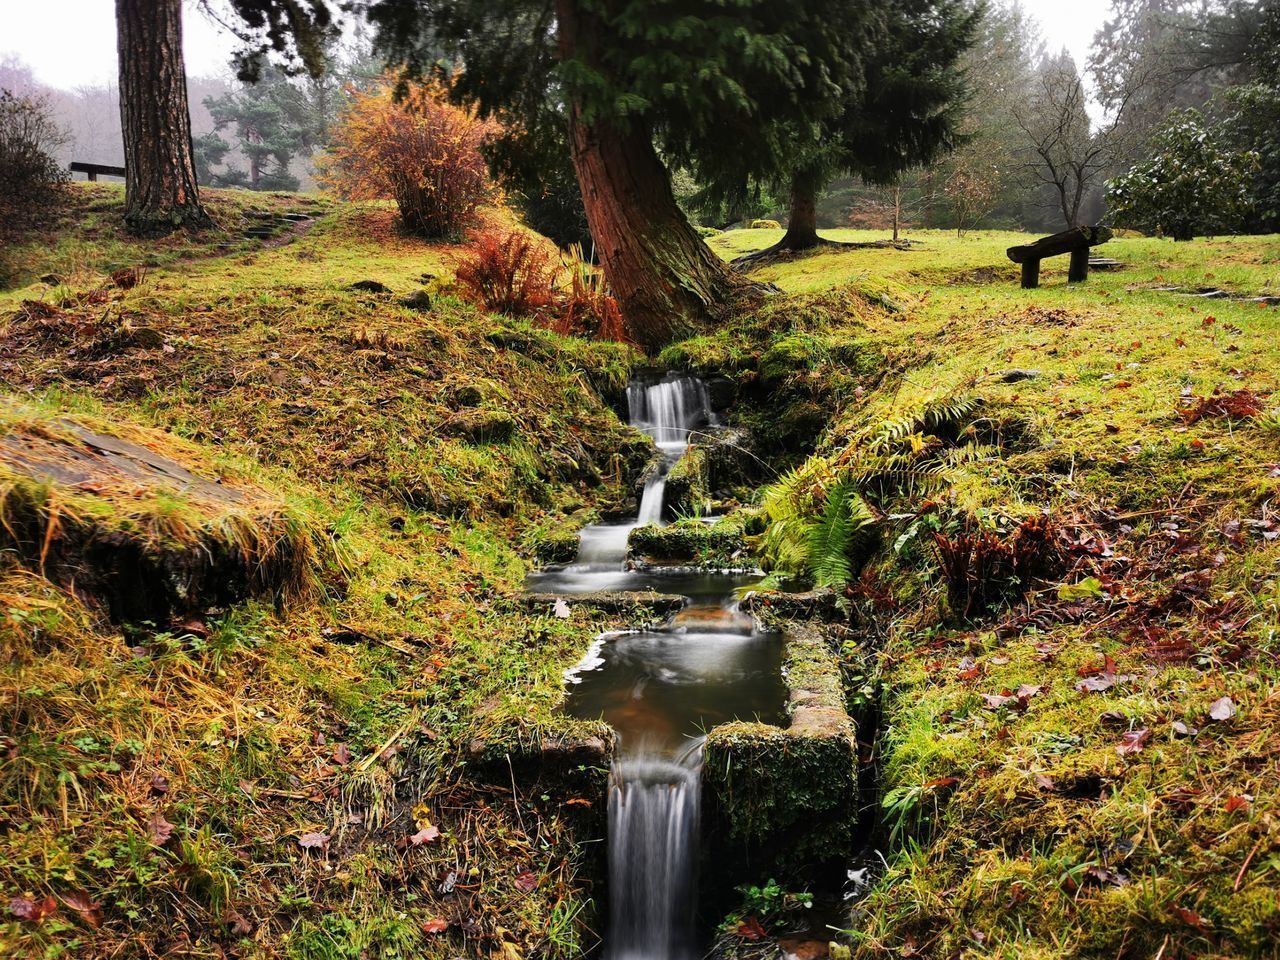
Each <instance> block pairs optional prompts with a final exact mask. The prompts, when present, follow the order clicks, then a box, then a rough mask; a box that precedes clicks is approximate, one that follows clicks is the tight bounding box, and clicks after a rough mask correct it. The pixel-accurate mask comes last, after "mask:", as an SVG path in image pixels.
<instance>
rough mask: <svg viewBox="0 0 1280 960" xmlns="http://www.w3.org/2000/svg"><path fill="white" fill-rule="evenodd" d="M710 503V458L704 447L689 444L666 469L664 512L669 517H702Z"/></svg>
mask: <svg viewBox="0 0 1280 960" xmlns="http://www.w3.org/2000/svg"><path fill="white" fill-rule="evenodd" d="M710 503H711V482H710V469H709V458H708V456H707V451H706V449H705V448H703V447H700V446H698V447H690V448H689V449H688V450H687V451H686V452H685V455H684V456H683V457H681V458H680V459H679V460H677V461H676V462H675V464H674V465H673V466H672V468H671V470H670V471H668V473H667V485H666V491H665V495H664V497H663V503H662V512H663V514H664V515H665V516H666V517H667V518H669V519H675V518H677V517H699V516H702V515H703V514H705V513H706V512H707V511H708V509H709V507H710Z"/></svg>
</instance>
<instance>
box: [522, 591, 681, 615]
mask: <svg viewBox="0 0 1280 960" xmlns="http://www.w3.org/2000/svg"><path fill="white" fill-rule="evenodd" d="M557 601H567V602H568V603H569V604H570V605H571V606H573V607H579V608H582V609H586V610H593V611H596V612H597V613H602V614H606V615H609V616H618V617H622V618H624V619H626V620H629V621H631V622H641V621H651V620H654V619H660V618H665V617H668V616H670V615H671V614H673V613H676V612H677V611H678V610H680V609H681V608H682V607H684V603H685V600H684V597H682V596H680V595H679V594H674V593H639V592H634V591H626V590H601V591H598V592H596V593H575V594H573V595H571V596H567V597H561V596H560V595H559V594H555V593H526V594H525V595H524V596H523V597H521V598H520V602H521V604H523V606H524V608H525V609H526V610H528V611H529V612H530V613H540V614H544V615H549V614H551V613H552V612H553V611H554V610H555V608H556V603H557Z"/></svg>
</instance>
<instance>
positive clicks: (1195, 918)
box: [1173, 907, 1209, 930]
mask: <svg viewBox="0 0 1280 960" xmlns="http://www.w3.org/2000/svg"><path fill="white" fill-rule="evenodd" d="M1173 915H1174V916H1175V917H1177V918H1178V919H1179V920H1181V921H1182V922H1183V923H1185V924H1186V925H1187V926H1189V927H1195V928H1196V929H1197V930H1208V929H1209V924H1208V921H1206V920H1205V918H1204V917H1202V916H1200V914H1198V913H1196V912H1195V911H1194V910H1188V909H1187V908H1186V907H1174V908H1173Z"/></svg>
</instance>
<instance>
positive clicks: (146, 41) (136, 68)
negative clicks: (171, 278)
mask: <svg viewBox="0 0 1280 960" xmlns="http://www.w3.org/2000/svg"><path fill="white" fill-rule="evenodd" d="M116 47H117V50H118V52H119V57H120V127H121V131H122V133H123V137H124V165H125V189H124V197H125V214H124V222H125V226H126V228H127V229H128V230H129V232H131V233H134V234H137V235H139V236H160V235H163V234H166V233H169V232H171V231H173V230H175V229H178V228H179V227H188V228H193V229H199V228H201V227H206V226H210V225H211V224H212V221H211V220H210V219H209V215H208V214H207V213H205V210H204V208H203V207H202V206H201V205H200V192H199V188H198V187H197V185H196V170H195V163H194V161H193V159H192V149H191V112H190V110H189V108H188V105H187V75H186V71H185V68H184V66H183V59H182V0H116Z"/></svg>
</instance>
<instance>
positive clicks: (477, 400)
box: [451, 383, 484, 407]
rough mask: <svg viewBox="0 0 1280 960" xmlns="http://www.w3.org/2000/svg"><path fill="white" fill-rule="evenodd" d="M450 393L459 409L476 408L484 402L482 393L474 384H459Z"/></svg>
mask: <svg viewBox="0 0 1280 960" xmlns="http://www.w3.org/2000/svg"><path fill="white" fill-rule="evenodd" d="M451 393H452V395H453V402H454V403H456V404H457V405H458V406H460V407H478V406H480V404H481V403H483V402H484V391H483V390H481V389H480V388H479V387H478V386H476V385H475V384H474V383H460V384H458V385H457V386H456V387H454V388H453V390H452V391H451Z"/></svg>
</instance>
